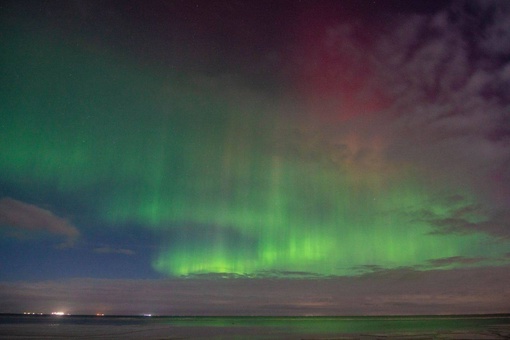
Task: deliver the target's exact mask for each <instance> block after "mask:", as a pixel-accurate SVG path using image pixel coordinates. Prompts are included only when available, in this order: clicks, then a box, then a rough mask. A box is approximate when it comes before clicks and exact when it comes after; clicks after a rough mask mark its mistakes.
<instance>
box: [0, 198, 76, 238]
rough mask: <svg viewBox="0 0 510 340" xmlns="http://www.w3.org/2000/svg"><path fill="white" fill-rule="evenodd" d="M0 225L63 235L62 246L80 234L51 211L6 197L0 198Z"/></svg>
mask: <svg viewBox="0 0 510 340" xmlns="http://www.w3.org/2000/svg"><path fill="white" fill-rule="evenodd" d="M0 226H5V227H11V228H16V229H20V230H26V231H34V232H37V231H44V232H49V233H51V234H56V235H62V236H65V237H66V238H67V240H66V241H65V242H64V243H62V244H61V246H62V247H67V246H71V245H72V244H73V243H74V241H75V240H76V238H77V237H78V236H79V235H80V232H79V231H78V229H77V228H76V227H75V226H73V225H72V224H70V223H69V222H68V221H67V220H65V219H63V218H61V217H58V216H56V215H54V214H53V213H52V212H51V211H49V210H46V209H42V208H39V207H38V206H36V205H33V204H28V203H24V202H21V201H18V200H15V199H12V198H8V197H6V198H2V199H1V200H0Z"/></svg>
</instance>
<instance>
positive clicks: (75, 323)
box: [0, 315, 510, 339]
mask: <svg viewBox="0 0 510 340" xmlns="http://www.w3.org/2000/svg"><path fill="white" fill-rule="evenodd" d="M34 338H60V339H65V338H74V339H76V338H83V339H85V338H86V339H138V338H144V339H176V338H180V339H182V338H185V339H196V338H202V339H205V338H208V339H510V315H500V316H476V317H475V316H469V317H467V316H448V317H432V316H429V317H108V316H106V317H92V316H60V317H58V316H24V315H21V316H20V315H3V316H0V339H34Z"/></svg>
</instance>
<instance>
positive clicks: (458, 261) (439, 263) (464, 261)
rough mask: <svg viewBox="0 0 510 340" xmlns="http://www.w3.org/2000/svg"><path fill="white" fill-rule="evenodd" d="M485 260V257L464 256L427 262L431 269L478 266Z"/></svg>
mask: <svg viewBox="0 0 510 340" xmlns="http://www.w3.org/2000/svg"><path fill="white" fill-rule="evenodd" d="M486 260H487V259H486V258H485V257H464V256H452V257H445V258H441V259H433V260H429V263H430V265H431V266H432V267H445V266H449V265H472V264H479V263H482V262H484V261H486Z"/></svg>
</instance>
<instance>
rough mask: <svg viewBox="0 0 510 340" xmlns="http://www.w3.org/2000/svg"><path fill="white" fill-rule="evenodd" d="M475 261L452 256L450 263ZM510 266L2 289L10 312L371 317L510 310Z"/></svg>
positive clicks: (0, 302) (1, 304) (0, 296)
mask: <svg viewBox="0 0 510 340" xmlns="http://www.w3.org/2000/svg"><path fill="white" fill-rule="evenodd" d="M456 261H461V262H464V261H467V260H466V259H449V260H444V262H456ZM509 280H510V270H509V267H508V266H506V267H505V266H502V267H486V268H465V269H455V270H448V271H446V270H432V271H417V270H413V269H410V268H401V269H394V270H387V271H379V272H377V273H369V274H365V275H361V276H357V277H336V278H327V279H321V280H317V279H267V278H265V279H253V278H250V279H247V278H235V279H234V278H230V279H220V278H217V279H210V278H209V279H203V278H198V279H197V278H188V279H165V280H102V279H71V280H64V281H43V282H15V283H2V284H0V288H1V289H0V309H1V310H2V311H8V312H23V311H26V310H30V311H41V312H51V311H54V310H65V311H68V312H70V313H74V314H78V313H91V314H95V313H97V312H105V313H108V314H114V313H120V314H140V313H153V314H165V315H201V314H208V315H226V314H228V315H232V314H236V315H303V314H305V313H306V314H315V315H370V314H435V313H438V314H452V313H489V312H491V313H495V312H507V311H508V309H509V308H510V304H509V301H510V299H509V298H510V289H509V287H508V285H507V282H508V281H509Z"/></svg>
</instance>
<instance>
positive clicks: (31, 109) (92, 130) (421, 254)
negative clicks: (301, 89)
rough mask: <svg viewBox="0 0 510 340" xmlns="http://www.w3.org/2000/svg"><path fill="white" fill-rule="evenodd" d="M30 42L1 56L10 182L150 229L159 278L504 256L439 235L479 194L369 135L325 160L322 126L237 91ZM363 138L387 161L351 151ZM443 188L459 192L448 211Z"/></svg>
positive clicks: (112, 220) (0, 157)
mask: <svg viewBox="0 0 510 340" xmlns="http://www.w3.org/2000/svg"><path fill="white" fill-rule="evenodd" d="M36 41H37V40H34V45H33V46H25V47H24V49H27V50H28V52H29V53H26V52H27V51H24V53H20V52H19V50H20V49H19V47H16V46H13V45H15V42H13V41H11V42H7V47H6V48H5V49H4V51H3V52H2V53H3V54H2V58H3V64H4V65H5V66H4V69H5V70H6V72H4V73H5V75H6V77H7V78H8V79H9V80H10V82H9V81H5V83H9V84H10V86H11V87H10V88H9V91H6V92H3V94H2V95H1V96H2V97H1V99H2V100H1V102H2V104H1V105H2V111H3V112H8V114H7V115H6V117H5V119H4V120H3V121H2V124H1V126H0V135H1V137H0V143H1V148H2V150H6V149H8V150H9V152H3V153H1V154H0V175H1V178H2V179H3V181H5V182H9V183H14V184H16V185H18V186H19V187H21V188H23V189H24V190H25V191H27V192H28V191H29V190H31V188H34V187H36V188H38V189H40V188H41V187H43V188H44V189H45V190H46V191H47V192H49V194H48V195H57V196H58V195H65V194H72V193H77V192H78V193H80V194H81V195H82V196H83V198H82V199H83V200H84V201H85V203H86V204H88V205H90V206H92V208H91V209H92V210H93V212H94V213H95V214H97V216H99V218H100V219H101V221H103V222H104V224H105V225H107V226H112V228H113V225H115V226H120V227H119V228H121V226H122V225H125V224H136V225H139V226H142V227H143V228H147V229H149V230H151V231H152V232H154V233H155V234H156V235H157V236H158V238H159V239H161V244H160V245H159V249H158V250H157V254H156V255H155V260H154V263H153V267H154V268H155V269H156V270H158V271H160V272H162V273H165V274H168V275H175V276H179V275H192V274H201V273H233V274H240V275H254V276H255V275H264V273H268V272H272V273H280V272H281V273H285V272H297V273H299V272H302V273H305V272H309V273H317V274H320V275H352V274H356V273H358V271H359V268H362V267H363V266H379V267H382V268H397V267H402V266H422V267H421V268H423V269H426V268H427V267H426V266H427V263H428V261H429V260H431V259H435V258H448V257H455V256H466V257H476V256H485V257H491V256H493V257H497V256H498V255H501V254H502V253H503V252H504V249H505V248H504V247H503V246H502V247H499V248H498V247H491V248H490V250H486V249H483V244H484V242H488V241H490V237H489V236H487V235H484V234H481V233H472V234H469V235H459V234H440V233H434V231H435V226H436V225H434V223H433V222H434V221H437V220H445V219H448V218H452V216H454V214H455V211H458V210H459V209H460V208H462V207H463V206H470V205H473V204H476V203H477V201H476V197H475V196H474V194H473V193H472V192H469V190H467V189H462V190H460V189H459V188H437V187H435V186H430V185H428V184H429V183H427V181H426V180H422V178H421V173H420V169H416V168H415V167H414V166H413V164H405V165H400V164H392V163H391V162H390V161H389V160H387V159H385V156H384V148H383V147H377V145H378V144H377V143H372V141H367V140H364V139H363V137H362V136H358V135H356V134H355V133H351V134H344V135H342V138H343V140H344V141H346V142H345V143H343V144H342V147H344V148H345V150H343V151H344V152H343V153H342V152H340V151H338V150H334V151H335V152H337V151H338V153H337V154H336V156H335V155H334V156H332V153H333V152H331V151H332V150H331V146H330V145H329V144H328V143H326V142H322V141H318V142H313V141H308V140H307V138H308V136H306V133H299V131H303V130H305V131H306V129H307V128H308V125H312V124H311V123H315V122H311V123H310V121H309V120H307V119H301V118H300V119H298V118H296V117H295V116H293V115H292V114H290V113H289V112H286V110H285V108H284V107H283V108H282V107H280V106H278V105H273V104H274V103H272V102H271V100H269V99H268V98H267V97H266V96H265V95H264V94H260V93H254V92H250V91H248V90H243V89H239V88H240V87H241V85H239V84H238V83H236V82H231V83H229V82H227V81H226V82H222V81H221V80H219V81H216V82H214V81H212V83H213V84H212V85H211V84H210V83H208V82H207V81H204V80H203V79H201V78H200V77H199V76H197V75H187V74H176V73H175V72H174V73H171V72H169V71H168V70H166V69H163V70H159V69H157V70H156V69H150V68H143V67H141V66H138V65H137V64H136V63H135V62H133V61H124V63H120V64H119V63H117V62H116V60H115V57H114V56H108V55H103V54H100V55H99V56H98V55H96V54H94V53H84V52H83V51H76V50H73V49H72V48H69V47H65V46H62V45H59V44H58V43H55V42H44V43H43V42H39V43H37V42H36ZM9 44H10V45H9ZM9 47H10V48H9ZM11 51H17V53H15V52H11ZM26 55H30V58H33V59H34V60H35V61H36V62H33V61H32V60H27V59H28V57H26ZM57 55H58V56H61V58H60V59H54V58H51V56H57ZM24 56H25V57H24ZM24 58H25V59H24ZM27 65H29V66H27ZM161 74H163V75H161ZM206 80H207V79H206ZM213 80H215V79H213ZM48 84H51V86H48ZM352 105H354V104H352ZM345 116H346V117H347V116H349V117H350V115H349V114H345ZM312 120H313V118H312ZM347 120H348V118H345V117H344V118H343V122H342V123H343V124H348V122H346V121H347ZM296 130H297V131H298V133H296ZM365 144H366V145H368V146H370V147H371V150H373V152H374V155H375V156H376V157H377V159H378V162H379V163H380V164H382V165H383V166H382V167H369V166H366V164H365V163H364V162H363V161H360V160H359V159H357V158H356V157H350V156H348V154H349V153H356V152H357V149H362V147H363V146H366V145H365ZM372 144H373V145H372ZM338 148H340V147H338ZM346 154H347V156H346ZM388 169H389V170H388ZM440 189H444V191H448V192H452V193H453V194H457V195H459V196H461V197H462V199H461V200H458V201H457V202H456V203H455V204H456V206H455V205H452V203H451V202H448V201H446V202H440V201H438V200H436V199H435V198H436V195H437V192H438V191H440ZM453 194H452V195H453ZM425 212H427V214H426V213H425ZM431 214H432V215H433V216H432V217H431ZM483 218H484V217H483V216H469V219H470V221H471V222H473V223H475V222H477V221H480V220H483ZM436 224H437V223H436ZM418 268H420V267H418Z"/></svg>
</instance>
